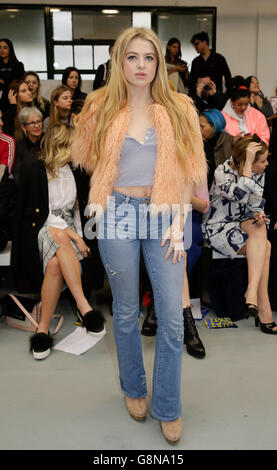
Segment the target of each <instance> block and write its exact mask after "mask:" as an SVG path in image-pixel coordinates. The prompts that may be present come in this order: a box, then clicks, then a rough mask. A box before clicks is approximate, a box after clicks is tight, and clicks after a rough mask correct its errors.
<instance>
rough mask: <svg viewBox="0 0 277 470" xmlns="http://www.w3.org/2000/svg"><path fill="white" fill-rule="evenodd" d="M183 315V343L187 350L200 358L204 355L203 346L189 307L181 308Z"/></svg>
mask: <svg viewBox="0 0 277 470" xmlns="http://www.w3.org/2000/svg"><path fill="white" fill-rule="evenodd" d="M183 316H184V344H185V345H186V348H187V352H188V354H190V355H191V356H193V357H196V358H197V359H202V358H203V357H205V356H206V352H205V348H204V346H203V343H202V341H201V339H200V338H199V334H198V331H197V328H196V325H195V322H194V318H193V316H192V312H191V308H190V307H186V308H184V309H183Z"/></svg>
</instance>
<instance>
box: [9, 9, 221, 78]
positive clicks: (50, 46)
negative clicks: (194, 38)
mask: <svg viewBox="0 0 277 470" xmlns="http://www.w3.org/2000/svg"><path fill="white" fill-rule="evenodd" d="M103 7H105V9H118V10H120V11H130V12H131V15H132V13H133V12H143V11H145V12H149V13H151V25H152V26H151V27H152V29H153V30H154V31H155V32H156V33H157V34H158V15H159V14H161V13H164V14H169V15H170V13H171V14H176V12H179V14H182V13H183V14H184V15H185V14H186V13H190V14H212V40H211V48H212V49H214V50H215V48H216V24H217V23H216V22H217V8H216V7H185V6H184V7H173V6H172V7H157V6H153V7H151V6H145V7H143V6H142V7H138V6H134V7H132V6H122V5H110V6H108V5H55V4H53V5H22V4H18V3H14V4H12V5H11V4H1V5H0V9H1V10H6V9H8V8H18V9H19V10H27V9H29V10H43V11H44V26H45V28H44V29H45V49H46V64H47V70H36V72H37V73H46V74H47V77H48V79H53V78H54V75H58V74H62V73H63V71H64V69H55V68H54V46H56V45H65V46H66V45H71V46H72V49H73V51H72V53H73V62H74V47H73V46H75V45H76V46H80V45H84V46H87V45H89V46H90V45H91V46H92V47H93V46H97V45H106V46H109V45H111V44H112V41H111V40H109V39H107V40H104V39H101V40H84V39H73V40H72V41H55V40H54V39H53V23H52V18H51V9H54V8H57V9H59V10H61V11H72V12H73V11H82V10H83V11H84V10H90V11H91V12H93V11H101V10H102V9H103ZM79 71H80V73H81V74H82V75H93V74H95V73H96V70H95V69H79Z"/></svg>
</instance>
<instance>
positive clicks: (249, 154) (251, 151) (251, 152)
mask: <svg viewBox="0 0 277 470" xmlns="http://www.w3.org/2000/svg"><path fill="white" fill-rule="evenodd" d="M259 150H262V146H261V144H258V143H257V142H251V144H249V145H248V147H247V150H246V159H245V162H246V163H251V165H252V164H253V163H254V161H255V158H256V153H257V152H258V151H259Z"/></svg>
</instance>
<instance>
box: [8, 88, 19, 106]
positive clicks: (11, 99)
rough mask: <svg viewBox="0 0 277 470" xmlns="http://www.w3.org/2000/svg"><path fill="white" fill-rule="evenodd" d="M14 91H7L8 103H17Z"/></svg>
mask: <svg viewBox="0 0 277 470" xmlns="http://www.w3.org/2000/svg"><path fill="white" fill-rule="evenodd" d="M16 96H17V95H16V91H15V90H10V91H9V93H8V98H9V102H10V104H17V101H16Z"/></svg>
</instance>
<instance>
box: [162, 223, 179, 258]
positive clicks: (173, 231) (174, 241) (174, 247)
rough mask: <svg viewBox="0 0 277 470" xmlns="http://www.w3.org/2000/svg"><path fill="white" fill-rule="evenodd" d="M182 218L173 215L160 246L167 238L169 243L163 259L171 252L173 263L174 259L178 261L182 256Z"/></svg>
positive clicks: (163, 244)
mask: <svg viewBox="0 0 277 470" xmlns="http://www.w3.org/2000/svg"><path fill="white" fill-rule="evenodd" d="M183 227H184V218H183V216H179V217H174V219H173V221H172V224H171V225H170V226H169V227H168V229H167V231H166V232H165V234H164V236H163V239H162V242H161V246H165V244H166V241H167V240H169V245H168V249H167V252H166V254H165V257H164V259H166V260H167V259H168V258H169V257H170V255H171V253H173V256H172V263H173V264H175V263H176V261H178V262H180V261H181V259H182V258H183V257H184V242H183V235H184V229H183Z"/></svg>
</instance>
